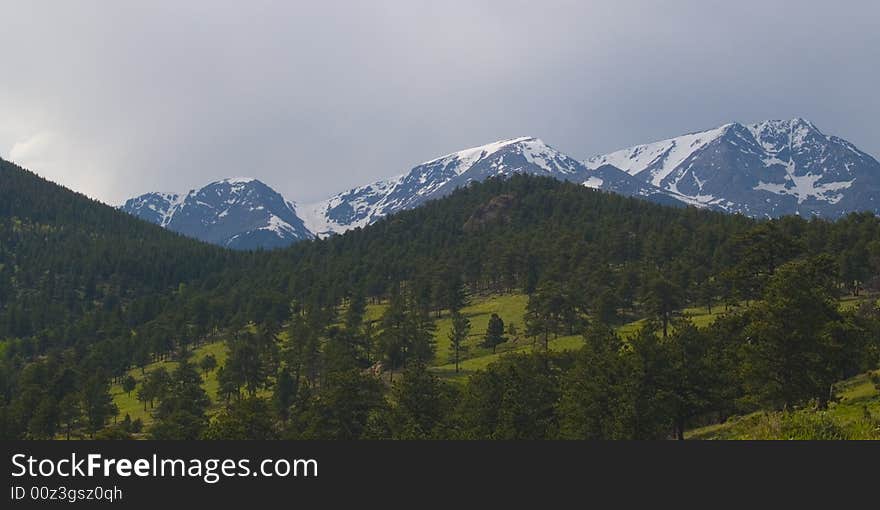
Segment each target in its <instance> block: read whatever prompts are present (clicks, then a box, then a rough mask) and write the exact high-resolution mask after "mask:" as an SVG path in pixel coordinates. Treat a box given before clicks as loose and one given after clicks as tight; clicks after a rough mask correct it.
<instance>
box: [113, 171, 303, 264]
mask: <svg viewBox="0 0 880 510" xmlns="http://www.w3.org/2000/svg"><path fill="white" fill-rule="evenodd" d="M121 209H122V210H123V211H125V212H127V213H130V214H133V215H135V216H137V217H139V218H141V219H144V220H147V221H150V222H153V223H156V224H158V225H161V226H163V227H166V228H168V229H170V230H174V231H175V232H179V233H181V234H184V235H187V236H190V237H195V238H197V239H201V240H203V241H207V242H209V243H214V244H219V245H221V246H226V247H228V248H234V249H241V250H248V249H256V248H267V249H268V248H279V247H283V246H288V245H290V244H292V243H294V242H296V241H301V240H303V239H311V238H313V237H314V236H313V235H312V233H311V232H309V230H308V229H307V228H306V227H305V225H304V224H303V221H302V220H301V219H300V218H299V216H297V214H296V209H295V206H294V205H293V204H292V203H291V202H288V201H286V200H285V199H284V197H282V196H281V195H280V194H279V193H278V192H276V191H275V190H273V189H272V188H270V187H269V186H267V185H265V184H263V183H262V182H260V181H258V180H256V179H251V178H244V177H239V178H230V179H223V180H221V181H217V182H212V183H211V184H208V185H207V186H205V187H203V188H201V189H198V190H192V191H190V192H188V193H147V194H145V195H141V196H139V197H136V198H132V199H129V200H128V201H126V202H125V204H123V205H122V207H121Z"/></svg>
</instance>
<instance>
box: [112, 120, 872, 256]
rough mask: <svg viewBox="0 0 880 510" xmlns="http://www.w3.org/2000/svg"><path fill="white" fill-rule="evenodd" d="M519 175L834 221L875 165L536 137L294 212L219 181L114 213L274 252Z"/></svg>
mask: <svg viewBox="0 0 880 510" xmlns="http://www.w3.org/2000/svg"><path fill="white" fill-rule="evenodd" d="M513 173H527V174H533V175H546V176H551V177H554V178H557V179H562V180H567V181H574V182H580V183H583V184H584V185H585V186H588V187H591V188H596V189H600V190H603V191H608V192H612V193H618V194H621V195H626V196H635V197H640V198H643V199H646V200H651V201H654V202H659V203H664V204H669V205H679V206H685V205H693V206H697V207H704V208H712V209H717V210H721V211H726V212H731V213H741V214H745V215H748V216H754V217H776V216H782V215H787V214H799V215H802V216H820V217H827V218H836V217H839V216H841V215H844V214H847V213H849V212H853V211H872V212H874V213H877V212H878V207H880V163H878V162H877V160H876V159H874V158H873V157H871V156H869V155H868V154H866V153H864V152H862V151H860V150H858V149H857V148H856V147H855V146H854V145H853V144H851V143H849V142H847V141H846V140H843V139H841V138H837V137H834V136H827V135H825V134H823V133H822V132H820V131H819V130H818V129H817V128H816V127H815V126H814V125H813V124H812V123H810V122H809V121H806V120H804V119H799V118H798V119H792V120H785V121H766V122H761V123H757V124H750V125H742V124H738V123H732V124H726V125H724V126H721V127H719V128H715V129H711V130H708V131H702V132H699V133H692V134H687V135H683V136H679V137H676V138H670V139H668V140H663V141H660V142H655V143H650V144H646V145H638V146H635V147H631V148H628V149H622V150H619V151H616V152H612V153H610V154H606V155H601V156H596V157H593V158H590V159H588V160H586V161H584V162H580V161H577V160H576V159H574V158H572V157H570V156H568V155H566V154H563V153H561V152H559V151H558V150H556V149H554V148H553V147H551V146H549V145H547V144H545V143H544V142H543V141H541V140H540V139H537V138H532V137H522V138H514V139H509V140H502V141H498V142H494V143H490V144H487V145H483V146H480V147H474V148H471V149H466V150H462V151H459V152H455V153H452V154H448V155H446V156H442V157H440V158H436V159H432V160H430V161H427V162H425V163H422V164H420V165H417V166H415V167H413V168H412V169H411V170H409V171H408V172H406V173H404V174H402V175H399V176H397V177H393V178H390V179H387V180H382V181H377V182H374V183H372V184H368V185H366V186H361V187H357V188H354V189H351V190H348V191H345V192H342V193H339V194H336V195H334V196H332V197H330V198H328V199H327V200H323V201H321V202H318V203H316V204H309V205H304V206H302V207H298V206H296V205H294V204H293V203H291V202H288V201H286V200H284V198H283V197H282V196H281V195H280V194H278V193H277V192H275V191H274V190H272V189H271V188H270V187H268V186H266V185H265V184H263V183H262V182H260V181H258V180H256V179H250V178H247V179H245V178H239V179H225V180H222V181H217V182H214V183H211V184H209V185H207V186H205V187H204V188H202V189H200V190H193V191H190V192H188V193H185V194H178V193H147V194H145V195H141V196H139V197H137V198H133V199H130V200H128V201H127V202H126V203H125V204H124V205H123V206H122V210H124V211H126V212H129V213H131V214H134V215H136V216H138V217H140V218H142V219H145V220H147V221H151V222H153V223H157V224H159V225H162V226H164V227H167V228H169V229H172V230H175V231H177V232H180V233H182V234H185V235H188V236H192V237H196V238H198V239H202V240H204V241H208V242H212V243H216V244H221V245H223V246H227V247H230V248H235V249H254V248H258V247H263V248H275V247H280V246H287V245H289V244H291V243H293V242H296V241H299V240H302V239H310V238H313V237H315V236H327V235H332V234H338V233H342V232H345V231H346V230H350V229H352V228H357V227H364V226H366V225H369V224H371V223H373V222H375V221H377V220H379V219H380V218H382V217H385V216H387V215H389V214H393V213H395V212H397V211H401V210H405V209H411V208H413V207H417V206H418V205H420V204H422V203H424V202H425V201H427V200H432V199H436V198H440V197H442V196H445V195H447V194H449V193H451V192H452V191H453V190H455V189H456V188H458V187H461V186H465V185H467V183H469V182H471V181H482V180H484V179H486V178H488V177H491V176H498V175H510V174H513Z"/></svg>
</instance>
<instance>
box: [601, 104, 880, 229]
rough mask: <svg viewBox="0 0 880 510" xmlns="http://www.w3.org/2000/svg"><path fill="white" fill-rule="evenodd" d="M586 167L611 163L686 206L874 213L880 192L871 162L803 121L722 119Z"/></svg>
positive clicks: (878, 173) (877, 167) (877, 169)
mask: <svg viewBox="0 0 880 510" xmlns="http://www.w3.org/2000/svg"><path fill="white" fill-rule="evenodd" d="M585 164H586V166H587V167H588V168H598V167H600V166H601V165H604V164H611V165H614V166H616V167H618V168H621V169H622V170H624V171H626V172H627V173H629V174H630V175H633V176H637V177H639V178H641V179H642V180H644V181H646V182H649V183H651V184H653V185H655V186H658V187H660V188H662V189H663V190H665V191H667V192H669V193H671V194H673V195H674V196H676V197H677V198H679V199H680V200H683V201H685V202H687V203H690V204H694V205H697V206H703V207H712V208H716V209H721V210H724V211H729V212H740V213H743V214H747V215H750V216H768V217H772V216H779V215H782V214H802V215H808V216H811V215H819V216H831V217H835V216H839V215H842V214H846V213H848V212H852V211H857V210H875V209H876V207H877V206H875V205H874V203H873V196H872V194H873V193H876V192H878V191H880V164H878V163H877V161H876V160H875V159H873V158H872V157H870V156H868V155H867V154H865V153H863V152H861V151H859V150H858V149H856V148H855V146H853V145H852V144H851V143H849V142H847V141H845V140H843V139H840V138H837V137H833V136H827V135H825V134H823V133H822V132H821V131H820V130H819V129H818V128H817V127H816V125H815V124H813V123H812V122H810V121H808V120H806V119H803V118H794V119H790V120H768V121H763V122H758V123H754V124H747V125H743V124H739V123H731V124H725V125H723V126H721V127H718V128H715V129H711V130H707V131H702V132H698V133H693V134H688V135H683V136H679V137H676V138H670V139H667V140H662V141H659V142H654V143H651V144H645V145H638V146H635V147H632V148H629V149H623V150H619V151H616V152H612V153H610V154H606V155H603V156H596V157H593V158H590V159H589V160H587V161H586V162H585ZM857 183H858V184H857ZM869 195H871V196H869Z"/></svg>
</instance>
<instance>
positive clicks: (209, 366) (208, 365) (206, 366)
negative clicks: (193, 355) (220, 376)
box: [199, 354, 217, 377]
mask: <svg viewBox="0 0 880 510" xmlns="http://www.w3.org/2000/svg"><path fill="white" fill-rule="evenodd" d="M199 368H201V369H202V371H203V372H205V377H208V373H210V372H213V371H214V369H215V368H217V358H216V357H214V355H213V354H208V355H207V356H205V357H204V358H202V359H201V361H199Z"/></svg>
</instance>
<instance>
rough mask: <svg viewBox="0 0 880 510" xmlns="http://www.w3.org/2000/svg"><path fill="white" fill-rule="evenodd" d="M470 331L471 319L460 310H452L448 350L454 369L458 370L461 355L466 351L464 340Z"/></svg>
mask: <svg viewBox="0 0 880 510" xmlns="http://www.w3.org/2000/svg"><path fill="white" fill-rule="evenodd" d="M470 331H471V321H469V320H468V318H467V317H465V316H464V315H462V314H461V312H458V311H455V312H452V331H450V332H449V342H450V343H449V350H451V351H452V358H453V360H454V361H455V371H456V372H458V371H459V368H458V366H459V362H461V356H462V354H464V353H465V352H466V351H467V346H466V345H465V343H464V342H465V340H467V337H468V334H469V333H470Z"/></svg>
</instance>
